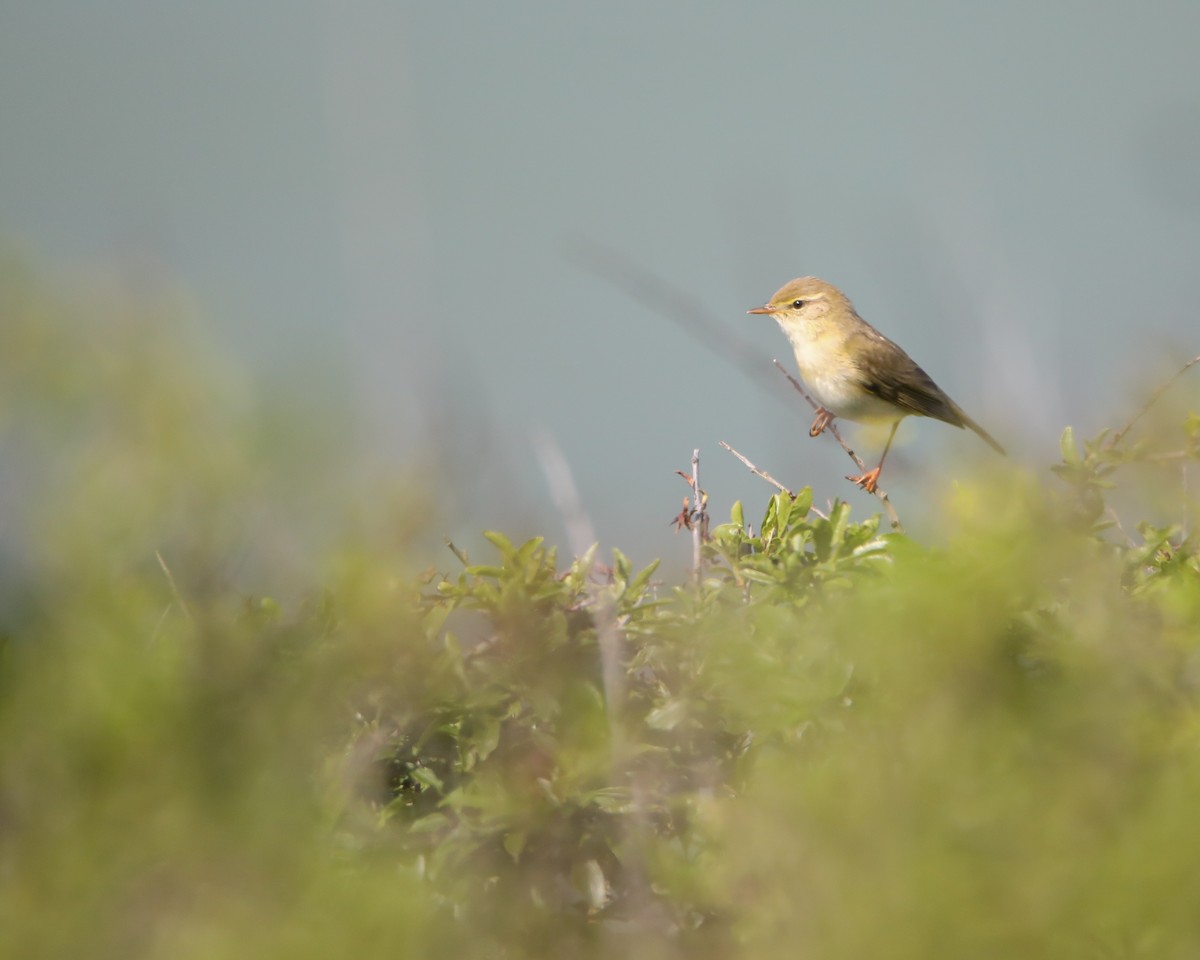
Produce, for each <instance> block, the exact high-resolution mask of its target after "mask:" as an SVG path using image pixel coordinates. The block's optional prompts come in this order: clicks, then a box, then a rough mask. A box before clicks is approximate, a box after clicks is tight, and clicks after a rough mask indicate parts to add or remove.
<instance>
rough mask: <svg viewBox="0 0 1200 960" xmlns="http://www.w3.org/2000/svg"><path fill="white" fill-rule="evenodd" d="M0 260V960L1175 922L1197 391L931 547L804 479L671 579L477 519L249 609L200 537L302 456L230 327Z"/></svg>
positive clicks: (404, 952)
mask: <svg viewBox="0 0 1200 960" xmlns="http://www.w3.org/2000/svg"><path fill="white" fill-rule="evenodd" d="M4 289H5V291H6V293H5V296H6V298H7V300H6V302H5V304H4V306H5V312H6V316H7V317H8V318H9V323H8V325H7V326H6V327H5V329H4V331H3V334H2V336H3V337H5V338H6V344H5V349H4V350H0V384H4V385H6V386H5V387H4V390H5V391H7V395H6V397H5V404H6V407H7V409H8V410H9V411H12V410H14V409H17V407H16V406H15V405H16V404H17V403H18V402H20V403H21V404H22V405H23V406H22V407H21V409H23V410H24V411H25V418H24V419H23V420H21V421H18V420H16V419H15V418H13V417H12V416H11V414H10V416H9V419H8V420H7V421H6V422H5V424H4V432H3V435H2V436H0V442H2V443H3V444H4V447H5V449H7V450H9V451H10V452H11V451H13V450H17V449H19V450H21V451H23V452H24V453H26V454H27V457H26V459H24V460H22V461H21V462H20V465H19V466H18V467H17V468H11V469H9V471H8V472H9V478H10V481H11V482H12V483H14V484H16V485H17V486H18V488H19V489H21V490H23V491H25V492H26V495H27V496H28V498H29V501H30V504H31V506H33V507H35V508H36V509H34V510H33V511H32V512H31V513H30V514H29V515H28V516H29V519H27V521H26V525H25V527H24V535H25V536H26V537H27V540H26V541H25V542H24V544H23V546H22V549H21V550H19V551H18V550H16V549H15V547H14V546H12V545H10V547H9V551H10V555H11V556H10V560H9V562H8V563H7V564H6V567H5V570H6V581H7V582H6V584H5V588H4V590H3V591H2V592H0V596H2V597H3V598H4V603H3V606H2V607H0V613H2V615H3V624H4V631H5V633H4V640H3V646H2V647H0V760H2V763H0V945H2V952H3V954H4V955H5V956H14V957H16V956H20V957H57V956H89V957H107V956H114V957H115V956H120V957H158V956H169V957H172V958H178V957H184V958H186V957H192V956H194V957H205V958H220V957H235V956H252V957H272V956H281V957H282V956H287V957H289V958H291V957H305V956H312V957H328V956H340V955H365V956H373V955H378V956H413V957H434V956H479V957H505V958H507V957H513V958H520V957H550V956H554V957H557V956H594V957H609V956H628V957H654V958H658V957H685V956H686V957H688V958H689V960H691V958H704V957H713V958H717V957H722V958H723V957H755V958H759V957H772V956H780V957H783V956H787V957H793V956H797V955H799V956H814V957H822V958H830V957H862V956H888V957H897V958H903V957H914V958H915V957H920V958H928V957H931V956H946V957H960V956H972V957H992V956H994V957H1005V958H1007V957H1012V956H1028V957H1040V956H1045V957H1054V958H1062V957H1114V956H1130V957H1132V956H1147V957H1150V956H1153V957H1156V958H1158V957H1185V956H1194V955H1195V954H1196V953H1197V952H1198V951H1200V921H1198V920H1197V916H1198V914H1197V912H1196V909H1195V904H1196V903H1197V902H1198V901H1200V881H1198V880H1197V879H1196V870H1195V863H1196V862H1197V859H1198V857H1200V832H1198V831H1197V828H1196V827H1195V824H1194V821H1195V816H1194V807H1195V797H1196V795H1197V788H1200V711H1198V702H1197V698H1198V688H1200V553H1198V551H1197V544H1196V539H1195V535H1194V533H1193V532H1192V527H1191V517H1192V515H1193V512H1194V502H1193V501H1191V500H1189V499H1188V495H1187V492H1186V486H1183V487H1182V488H1181V487H1180V486H1175V487H1174V488H1171V487H1170V486H1168V485H1166V484H1165V482H1164V480H1163V477H1164V476H1165V477H1168V478H1180V477H1181V476H1182V477H1183V478H1184V479H1186V470H1187V468H1188V465H1189V464H1190V463H1191V462H1192V461H1194V460H1195V459H1196V455H1197V436H1198V434H1200V429H1198V421H1197V419H1196V418H1195V417H1194V416H1190V415H1188V414H1187V413H1186V411H1181V410H1176V411H1174V412H1171V413H1170V414H1169V415H1167V416H1164V417H1163V418H1162V419H1161V421H1160V422H1159V423H1157V424H1156V425H1150V424H1148V423H1147V421H1148V420H1149V419H1150V418H1146V419H1145V420H1142V421H1140V422H1138V424H1137V429H1136V430H1134V429H1132V428H1131V429H1123V430H1120V431H1116V432H1113V433H1105V434H1102V435H1101V436H1100V437H1097V438H1095V439H1094V440H1091V441H1088V442H1086V443H1084V444H1083V445H1082V449H1080V447H1079V445H1078V444H1077V443H1076V442H1075V440H1074V437H1073V436H1072V435H1071V433H1070V432H1069V431H1068V432H1067V433H1066V434H1065V435H1064V438H1063V462H1062V463H1061V464H1059V465H1058V466H1057V467H1056V468H1055V470H1056V472H1057V473H1058V474H1059V476H1060V480H1058V481H1054V482H1053V483H1054V484H1056V485H1052V484H1051V483H1049V482H1044V479H1043V478H1039V477H1034V476H1030V475H1028V474H1026V473H1023V472H1021V471H1019V470H1016V469H1011V470H1004V471H996V472H995V473H994V474H993V475H992V476H991V477H990V478H984V479H981V480H976V481H972V482H969V483H964V484H962V485H961V486H960V487H959V488H958V492H957V494H956V495H955V496H954V497H953V498H952V499H950V500H949V501H947V502H946V503H945V504H942V505H941V506H940V513H941V516H942V522H943V525H944V529H945V530H946V531H947V533H946V535H945V538H944V542H942V543H941V544H939V545H937V546H930V545H924V544H921V543H918V542H915V541H914V540H912V539H910V538H908V537H906V536H904V535H902V534H899V533H881V532H880V524H879V519H878V518H877V517H868V518H866V519H864V520H861V521H855V520H854V519H853V518H852V514H851V508H850V506H849V504H847V503H843V502H835V503H833V504H832V505H831V506H830V508H829V509H828V510H826V511H823V512H822V511H818V510H817V509H815V508H814V506H813V500H812V493H811V491H810V490H807V489H806V490H804V491H802V492H801V493H800V494H799V495H798V496H797V497H796V498H795V499H794V500H793V499H791V498H789V497H787V496H784V495H782V494H780V495H776V496H773V497H771V498H770V500H769V501H768V502H767V506H766V509H765V511H764V513H763V516H762V518H761V521H758V522H756V523H755V524H754V525H753V527H751V526H750V525H748V524H747V523H746V520H745V517H744V510H743V507H742V506H741V505H740V504H737V505H734V507H733V509H732V511H731V519H730V521H729V522H728V523H725V524H722V525H719V526H716V527H715V528H714V529H713V530H712V533H711V539H710V540H709V541H708V542H707V543H706V544H705V546H704V566H703V570H702V572H701V576H700V577H699V578H698V579H697V581H696V582H687V583H683V584H678V585H673V584H668V583H664V582H662V581H660V580H657V579H655V573H656V570H655V568H654V567H653V566H651V567H649V568H647V569H644V570H640V571H637V570H635V569H633V567H632V566H631V564H630V563H629V561H628V560H627V559H626V558H625V557H624V556H623V555H622V554H621V553H620V552H617V551H614V552H613V554H612V562H611V566H606V565H605V564H603V563H602V562H601V561H600V559H599V555H598V551H597V549H596V548H593V549H592V550H591V551H589V552H588V553H587V554H586V555H585V556H582V557H578V558H574V559H571V560H569V561H561V560H560V559H559V557H558V556H557V554H556V551H555V550H554V549H552V548H550V547H548V546H547V545H546V544H545V543H543V542H542V541H540V540H533V541H530V542H528V543H524V544H519V545H518V544H513V543H511V542H509V540H508V539H506V538H505V537H504V536H503V535H501V534H498V533H489V534H487V535H486V541H487V545H486V547H484V548H483V549H484V550H486V553H487V556H486V558H485V561H484V562H482V563H480V562H476V561H475V560H473V559H472V558H470V557H468V556H467V554H466V552H465V551H462V550H460V549H458V548H457V547H452V548H451V550H449V551H447V552H446V553H445V555H444V557H445V559H444V561H443V562H445V563H446V564H447V565H450V564H453V568H452V569H447V570H446V571H445V572H439V571H437V570H435V569H429V570H427V571H426V572H424V573H422V574H419V575H413V574H412V573H411V568H407V567H406V563H407V560H406V558H404V557H398V556H396V555H395V554H394V553H393V552H388V551H372V550H367V549H360V550H355V551H346V552H344V553H343V554H341V555H340V556H338V557H337V558H336V560H335V562H333V563H331V564H329V566H328V569H329V571H330V572H329V575H328V578H327V584H326V586H325V587H324V588H323V589H320V590H313V591H311V592H310V594H309V597H308V599H307V600H303V601H296V602H288V603H284V604H280V603H277V602H276V601H274V600H272V599H269V598H263V597H261V596H260V597H246V596H243V595H241V594H239V593H238V592H237V591H236V590H234V589H231V588H230V587H229V586H228V585H227V584H228V582H229V581H230V580H233V579H234V573H235V571H234V570H232V569H231V568H230V567H229V565H228V563H229V562H228V557H229V556H230V555H231V553H234V552H237V551H239V550H243V551H244V546H243V545H241V544H240V543H239V537H238V533H239V530H240V529H241V527H242V524H241V523H240V521H239V518H244V517H245V516H246V515H247V514H248V513H249V514H250V515H253V516H256V517H258V516H261V515H262V514H261V513H260V512H259V506H258V503H259V499H260V498H265V499H267V500H269V499H271V498H272V497H274V496H275V495H276V493H277V491H278V490H280V489H283V488H284V487H285V486H287V484H288V483H289V482H290V483H291V484H292V490H291V493H292V494H293V495H296V491H295V489H294V487H295V484H296V482H297V481H296V480H295V477H296V476H299V475H300V474H299V473H290V472H288V470H287V469H285V467H283V466H281V465H280V464H281V461H280V460H279V459H278V458H275V459H272V457H271V456H267V455H266V454H265V453H264V448H263V445H262V442H261V438H262V436H263V431H262V429H261V424H259V423H258V421H256V419H255V418H256V417H257V416H258V415H257V414H256V413H255V411H254V409H253V405H252V404H247V403H246V402H245V401H244V400H243V401H241V402H240V406H239V403H235V402H232V401H230V400H229V394H228V392H227V391H222V390H220V389H217V388H216V387H214V384H219V383H221V382H223V381H222V380H221V379H220V374H219V372H217V371H218V367H217V366H215V361H213V364H214V365H213V366H210V367H208V368H206V367H203V366H202V365H199V364H198V363H197V362H196V359H195V353H194V351H191V350H187V349H182V348H180V347H179V345H178V344H175V343H173V342H172V341H170V340H169V339H166V338H163V337H161V336H160V335H159V334H158V333H156V332H155V331H157V330H159V329H160V328H159V327H157V326H154V325H152V324H151V325H140V326H139V325H133V326H130V325H125V326H124V327H119V326H116V327H115V326H112V325H109V326H106V327H92V328H88V327H87V325H86V323H85V322H83V321H82V320H81V318H80V309H81V308H79V307H78V306H77V305H73V304H71V303H69V302H63V301H58V300H55V299H53V298H51V297H50V296H49V295H47V294H46V293H45V292H44V291H43V290H42V289H41V288H40V287H39V285H38V283H37V282H36V281H35V280H32V279H31V278H29V277H28V276H25V275H20V276H17V275H14V276H13V277H10V278H9V282H7V283H6V284H5V285H4ZM117 312H118V313H119V312H120V311H117ZM89 330H90V333H89V332H88V331H89ZM81 331H82V332H81ZM81 336H83V337H85V339H86V338H87V337H92V338H94V343H92V346H93V347H94V348H95V351H94V352H99V353H100V354H101V355H103V356H106V357H107V359H105V360H104V362H101V363H98V364H93V363H88V362H84V360H85V358H84V357H81V356H80V352H79V346H80V337H81ZM133 346H136V347H137V349H128V350H127V349H126V348H132V347H133ZM39 371H45V372H46V373H47V376H41V375H39ZM50 374H53V376H49V375H50ZM247 407H249V409H247ZM1156 410H1157V408H1156ZM197 411H202V415H199V416H198V415H197ZM256 424H258V425H256ZM1181 424H1182V426H1181ZM1142 428H1147V429H1145V430H1144V431H1143V429H1142ZM1139 437H1142V438H1143V439H1141V440H1139V439H1138V438H1139ZM288 456H291V457H294V456H295V453H294V451H293V452H292V453H290V454H288ZM9 462H10V463H12V462H13V461H12V460H10V461H9ZM1147 465H1149V466H1148V467H1147ZM65 467H69V469H66V468H65ZM1143 467H1146V468H1147V469H1153V470H1155V471H1158V473H1157V474H1155V477H1154V479H1153V482H1146V479H1145V475H1144V474H1143V473H1139V472H1138V471H1139V470H1141V469H1142V468H1143ZM1118 480H1120V481H1121V482H1120V484H1119V485H1118V486H1116V487H1114V486H1113V484H1114V483H1116V482H1117V481H1118ZM1154 490H1157V491H1158V492H1160V493H1161V492H1163V491H1166V492H1167V494H1168V496H1167V497H1166V498H1165V499H1164V498H1160V499H1157V500H1155V499H1154V498H1152V497H1151V496H1150V495H1149V494H1148V493H1146V491H1154ZM1114 497H1124V498H1125V500H1124V501H1123V503H1122V504H1121V509H1122V512H1125V513H1126V514H1127V515H1128V510H1130V509H1135V510H1138V511H1139V512H1140V514H1141V515H1143V516H1152V515H1153V516H1155V517H1156V518H1161V517H1162V516H1164V515H1165V516H1166V517H1167V521H1166V522H1163V520H1162V519H1156V520H1155V523H1154V525H1149V524H1143V525H1141V526H1138V527H1136V535H1134V534H1129V535H1127V534H1126V533H1125V532H1124V530H1125V529H1134V528H1133V527H1131V526H1127V525H1123V524H1120V523H1119V522H1118V521H1117V514H1116V512H1115V511H1114V510H1113V508H1112V507H1111V506H1110V502H1111V501H1112V499H1113V498H1114ZM301 499H302V500H304V502H309V503H310V502H313V500H314V499H316V497H315V496H309V497H307V498H305V497H302V498H301ZM331 509H332V508H331ZM1172 515H1173V516H1174V520H1173V521H1172V520H1171V516H1172ZM256 529H259V530H264V529H265V530H268V531H269V530H270V525H269V524H268V525H266V526H262V527H258V528H256ZM258 547H262V548H263V551H262V556H263V557H264V558H267V560H269V558H270V557H271V556H273V555H274V554H273V552H272V551H273V547H272V546H271V544H270V543H269V542H268V543H265V544H258ZM424 559H426V560H427V559H428V558H427V557H426V558H424ZM264 565H269V563H267V562H266V561H264ZM249 569H251V570H259V569H262V567H261V566H254V565H252V566H250V567H249Z"/></svg>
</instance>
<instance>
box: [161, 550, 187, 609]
mask: <svg viewBox="0 0 1200 960" xmlns="http://www.w3.org/2000/svg"><path fill="white" fill-rule="evenodd" d="M154 556H155V557H157V558H158V565H159V566H160V567H162V572H163V573H165V574H166V575H167V583H169V584H170V585H171V593H172V594H173V595H174V596H175V600H176V602H177V603H178V604H179V607H180V609H181V610H183V613H184V616H186V617H187V618H188V619H189V620H192V621H195V619H196V618H195V617H193V616H192V611H191V608H190V607H188V605H187V601H186V600H184V599H183V594H182V593H180V592H179V584H177V583H176V582H175V575H174V574H172V573H171V568H170V567H168V566H167V561H166V560H164V559H163V555H162V554H161V553H160V552H159V551H157V550H155V551H154Z"/></svg>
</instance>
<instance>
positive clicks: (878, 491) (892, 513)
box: [774, 360, 904, 532]
mask: <svg viewBox="0 0 1200 960" xmlns="http://www.w3.org/2000/svg"><path fill="white" fill-rule="evenodd" d="M774 363H775V366H777V367H778V368H779V372H780V373H782V374H783V375H784V376H785V377H787V378H788V380H789V381H790V382H791V384H792V386H793V387H795V388H796V390H797V391H798V392H799V393H800V396H802V397H803V398H804V399H805V400H807V401H808V402H809V405H810V406H811V407H812V408H813V409H814V410H820V409H821V405H820V404H819V403H817V401H816V400H814V399H813V398H812V397H810V396H809V395H808V391H807V390H805V389H804V387H803V386H801V384H800V381H799V380H797V379H796V378H795V377H793V376H792V375H791V374H790V373H788V370H787V368H786V367H785V366H784V365H783V364H782V363H780V362H779V361H778V360H775V361H774ZM823 432H824V433H831V434H833V438H834V439H835V440H836V441H837V442H838V444H839V445H840V446H841V448H842V449H843V450H845V451H846V454H847V455H848V456H849V457H850V459H851V460H853V461H854V462H855V463H856V464H858V468H859V469H860V470H862V471H863V472H864V473H865V472H866V469H867V465H866V464H865V463H863V462H862V458H861V457H859V455H858V454H857V453H855V452H854V451H853V450H852V449H850V445H849V444H848V443H846V441H845V440H843V439H842V435H841V434H840V433H839V432H838V428H837V425H836V424H835V423H834V422H833V421H832V420H831V421H830V422H829V423H828V424H827V425H826V426H825V429H824V431H823ZM864 489H865V488H864ZM872 492H873V494H874V495H875V496H876V497H877V498H878V499H879V502H880V503H882V504H883V509H884V510H885V511H886V512H887V515H888V520H890V521H891V524H892V529H893V530H899V531H901V532H903V530H904V527H903V526H901V524H900V515H899V514H898V513H896V508H895V507H893V506H892V500H891V498H890V497H889V496H888V495H887V491H886V490H884V489H883V488H882V487H876V488H875V489H874V491H872Z"/></svg>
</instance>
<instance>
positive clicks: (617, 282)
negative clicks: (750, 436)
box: [566, 238, 767, 389]
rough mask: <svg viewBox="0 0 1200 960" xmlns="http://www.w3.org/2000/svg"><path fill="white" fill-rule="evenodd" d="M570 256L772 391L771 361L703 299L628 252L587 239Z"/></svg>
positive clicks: (576, 242)
mask: <svg viewBox="0 0 1200 960" xmlns="http://www.w3.org/2000/svg"><path fill="white" fill-rule="evenodd" d="M566 249H567V251H568V253H569V255H570V256H571V257H572V259H574V260H575V261H576V263H578V264H579V265H580V266H582V267H583V268H584V269H585V270H588V271H589V272H591V273H593V274H595V275H596V276H598V277H601V278H602V279H604V280H606V281H608V282H609V283H611V284H612V285H613V286H614V287H616V288H617V289H619V290H623V291H624V292H625V293H626V294H628V295H629V296H630V297H632V298H633V299H634V300H636V301H637V302H638V303H640V304H642V306H644V307H647V308H649V309H650V310H653V311H654V312H655V313H658V314H660V315H662V316H664V317H666V318H667V319H668V320H670V321H671V322H672V323H674V324H676V325H677V326H678V327H679V328H680V329H681V330H683V331H684V333H686V334H687V336H688V337H689V338H691V339H694V340H697V341H698V342H700V343H702V344H704V346H706V347H707V348H708V349H709V350H711V351H712V353H713V354H715V355H716V356H718V357H720V358H721V359H722V360H725V361H732V362H733V363H734V364H735V365H736V366H738V367H740V368H741V370H742V372H743V373H744V374H746V376H747V377H749V378H750V380H751V382H752V383H754V384H756V385H758V386H761V387H762V388H763V389H767V387H766V380H767V378H766V377H764V376H763V370H764V369H765V368H766V361H767V357H766V354H765V353H763V352H762V351H760V350H758V349H756V348H755V347H754V346H753V345H752V344H751V343H750V342H749V341H748V340H747V339H746V338H745V337H742V336H740V335H739V334H738V333H737V332H736V330H735V329H734V328H731V327H730V326H729V325H727V324H724V323H722V322H721V321H720V320H718V319H716V318H715V317H714V316H713V315H712V313H711V312H710V311H709V310H708V309H707V308H706V307H705V306H704V304H703V303H701V302H700V301H699V300H698V299H696V298H695V297H693V296H691V295H690V294H688V292H687V291H686V290H682V289H680V288H679V287H676V286H674V285H672V284H670V283H668V282H667V281H665V280H663V279H661V278H660V277H657V276H655V275H654V274H653V273H650V272H649V271H648V270H646V269H645V268H643V267H642V266H640V265H639V264H638V263H637V262H636V261H634V260H631V259H630V258H628V257H626V256H625V255H624V254H622V253H620V252H618V251H616V250H614V249H612V248H611V247H607V246H604V245H603V244H600V243H596V242H595V241H593V240H589V239H587V238H577V239H574V240H572V241H570V242H569V243H568V245H567V248H566Z"/></svg>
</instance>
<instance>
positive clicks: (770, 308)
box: [746, 303, 775, 313]
mask: <svg viewBox="0 0 1200 960" xmlns="http://www.w3.org/2000/svg"><path fill="white" fill-rule="evenodd" d="M746 312H747V313H774V312H775V308H774V307H773V306H771V305H770V304H769V303H768V304H767V305H766V306H763V307H755V308H754V309H753V310H747V311H746Z"/></svg>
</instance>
